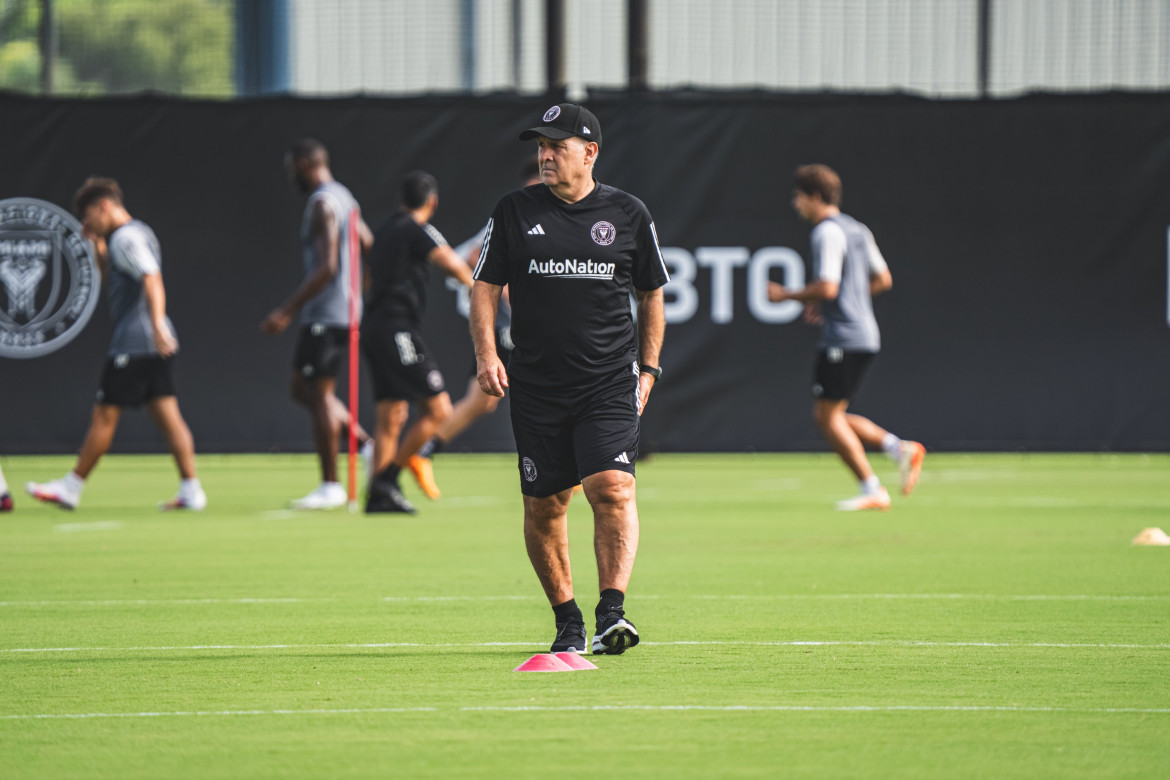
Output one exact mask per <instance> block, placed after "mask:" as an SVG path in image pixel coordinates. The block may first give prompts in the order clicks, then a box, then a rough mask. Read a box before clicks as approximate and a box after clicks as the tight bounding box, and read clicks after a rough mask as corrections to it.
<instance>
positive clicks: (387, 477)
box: [374, 463, 402, 488]
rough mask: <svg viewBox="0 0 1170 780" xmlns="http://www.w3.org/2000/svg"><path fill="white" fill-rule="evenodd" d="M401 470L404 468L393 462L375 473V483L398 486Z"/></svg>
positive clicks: (380, 485)
mask: <svg viewBox="0 0 1170 780" xmlns="http://www.w3.org/2000/svg"><path fill="white" fill-rule="evenodd" d="M401 472H402V469H400V468H399V467H398V466H395V465H394V464H393V463H391V464H390V465H389V466H387V467H386V468H384V469H382V470H381V471H379V472H378V473H377V474H375V475H374V484H375V485H377V486H379V487H387V488H390V487H398V475H399V474H400V473H401Z"/></svg>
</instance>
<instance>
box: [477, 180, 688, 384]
mask: <svg viewBox="0 0 1170 780" xmlns="http://www.w3.org/2000/svg"><path fill="white" fill-rule="evenodd" d="M475 278H476V279H478V280H482V281H484V282H488V283H490V284H496V285H500V286H503V285H510V287H509V296H510V298H511V301H512V341H513V343H514V344H515V349H513V351H512V358H511V360H510V361H509V363H508V374H509V376H510V377H512V378H514V379H517V380H519V381H522V382H527V383H530V384H533V385H539V386H543V387H573V386H581V385H587V384H589V383H590V382H591V381H593V380H596V379H598V378H600V377H603V376H605V375H607V374H610V373H612V372H613V371H614V370H616V369H618V368H620V367H622V366H628V365H631V364H632V363H633V362H634V361H635V360H636V359H637V355H638V345H637V336H636V334H635V329H634V318H633V315H632V313H631V311H630V293H631V292H632V290H633V289H635V288H636V289H638V290H642V291H649V290H656V289H658V288H659V287H661V286H662V285H664V284H666V282H667V281H669V279H670V277H669V275H668V274H667V272H666V264H665V263H664V262H663V260H662V253H661V252H660V251H659V249H658V237H657V235H656V234H655V231H654V221H653V220H652V219H651V217H650V212H649V211H647V210H646V206H645V205H644V204H643V203H642V201H640V200H638V199H637V198H635V197H634V196H633V195H630V194H628V193H625V192H622V191H621V190H619V189H615V188H613V187H609V186H607V185H605V184H600V183H597V184H596V186H595V187H594V188H593V191H592V192H591V193H589V195H587V196H585V197H584V198H583V199H581V200H580V201H578V202H577V203H565V202H564V201H562V200H561V199H560V198H558V197H556V196H555V195H553V194H552V191H551V190H549V188H548V187H547V186H545V185H544V184H533V185H532V186H530V187H525V188H524V189H522V190H517V191H515V192H512V193H509V194H508V195H505V196H504V197H503V198H502V199H501V200H500V202H499V203H497V204H496V208H495V210H494V211H493V212H492V219H491V222H489V223H488V232H487V237H486V238H485V239H484V246H483V250H482V251H481V252H480V261H479V264H478V265H477V266H476V269H475Z"/></svg>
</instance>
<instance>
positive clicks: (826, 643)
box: [0, 639, 1170, 653]
mask: <svg viewBox="0 0 1170 780" xmlns="http://www.w3.org/2000/svg"><path fill="white" fill-rule="evenodd" d="M547 644H548V643H547V642H351V643H309V644H268V645H211V644H208V645H141V646H131V647H103V646H94V647H7V648H0V653H119V652H127V653H130V652H135V653H145V652H193V651H198V650H328V649H334V650H338V649H354V650H369V649H393V648H399V647H416V648H417V647H422V648H431V649H442V648H452V647H459V648H474V647H482V648H491V647H544V646H545V645H547ZM642 644H643V645H648V646H658V647H973V648H987V647H990V648H1054V649H1096V650H1170V643H1160V644H1122V643H1097V642H935V641H929V640H918V639H872V640H871V639H856V640H850V639H842V640H837V639H824V640H822V639H793V640H786V641H773V642H768V641H757V642H753V641H739V640H727V641H720V640H713V641H706V640H678V641H672V642H642Z"/></svg>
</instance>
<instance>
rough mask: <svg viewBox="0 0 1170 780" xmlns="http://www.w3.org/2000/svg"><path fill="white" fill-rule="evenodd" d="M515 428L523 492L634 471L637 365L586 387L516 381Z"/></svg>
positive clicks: (546, 491)
mask: <svg viewBox="0 0 1170 780" xmlns="http://www.w3.org/2000/svg"><path fill="white" fill-rule="evenodd" d="M510 394H511V399H512V400H511V404H512V432H513V433H514V434H515V435H516V455H517V459H518V462H519V467H520V492H521V493H523V494H524V495H526V496H533V497H534V498H543V497H545V496H551V495H552V494H554V493H559V492H561V491H562V490H567V489H568V488H571V487H573V486H574V485H576V484H577V483H578V482H580V481H581V480H582V479H584V478H585V477H588V476H589V475H591V474H597V473H599V472H602V471H609V470H617V471H624V472H626V473H628V474H633V473H634V463H635V461H637V459H638V432H639V424H640V421H639V418H638V408H637V403H638V402H637V394H638V374H637V369H636V368H623V369H621V370H619V371H616V372H614V373H613V374H611V375H610V376H608V377H605V379H604V380H603V381H602V382H600V383H598V384H597V385H594V386H592V387H590V388H589V389H586V390H576V389H558V390H549V389H546V388H539V387H533V386H531V385H525V384H523V383H520V382H512V386H511V388H510Z"/></svg>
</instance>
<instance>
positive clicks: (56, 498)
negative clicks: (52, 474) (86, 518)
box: [24, 479, 81, 509]
mask: <svg viewBox="0 0 1170 780" xmlns="http://www.w3.org/2000/svg"><path fill="white" fill-rule="evenodd" d="M24 489H25V491H26V492H27V493H28V494H29V495H30V496H32V497H33V498H35V499H36V500H37V501H44V502H45V503H46V504H56V505H57V506H59V507H61V508H62V509H76V508H77V506H78V505H79V504H80V503H81V493H80V492H79V491H75V490H70V489H69V486H68V485H66V484H65V480H63V479H54V480H53V481H52V482H44V483H38V482H28V483H26V484H25V486H24Z"/></svg>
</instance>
